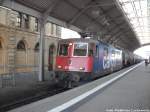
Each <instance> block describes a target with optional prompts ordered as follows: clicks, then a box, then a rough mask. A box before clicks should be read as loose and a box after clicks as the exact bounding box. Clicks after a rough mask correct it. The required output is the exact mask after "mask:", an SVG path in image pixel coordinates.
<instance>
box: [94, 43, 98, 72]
mask: <svg viewBox="0 0 150 112" xmlns="http://www.w3.org/2000/svg"><path fill="white" fill-rule="evenodd" d="M93 66H94V68H93V70H94V72H95V73H98V72H99V46H98V45H96V48H95V55H94V65H93Z"/></svg>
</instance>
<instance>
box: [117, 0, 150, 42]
mask: <svg viewBox="0 0 150 112" xmlns="http://www.w3.org/2000/svg"><path fill="white" fill-rule="evenodd" d="M119 2H120V4H121V6H122V8H123V10H124V12H125V13H126V16H127V17H128V19H129V20H130V22H131V25H132V28H133V30H134V31H135V33H136V35H137V38H138V39H139V41H140V43H141V44H146V43H150V18H149V16H150V7H148V6H150V0H119Z"/></svg>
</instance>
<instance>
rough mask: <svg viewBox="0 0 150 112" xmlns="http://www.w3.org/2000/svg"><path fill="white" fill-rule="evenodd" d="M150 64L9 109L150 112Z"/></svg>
mask: <svg viewBox="0 0 150 112" xmlns="http://www.w3.org/2000/svg"><path fill="white" fill-rule="evenodd" d="M149 85H150V65H149V66H148V67H145V65H144V63H140V64H137V65H134V66H131V67H129V68H126V69H123V70H121V71H118V72H116V73H113V74H111V75H108V76H106V77H103V78H101V79H97V80H95V81H92V82H90V83H88V84H85V85H83V86H80V87H77V88H74V89H72V90H69V91H66V92H63V93H60V94H57V95H55V96H53V97H49V98H46V99H43V100H40V101H38V102H34V103H31V104H28V105H25V106H22V107H20V108H16V109H13V110H10V111H9V112H60V111H63V112H141V111H142V112H150V100H149V99H150V86H149Z"/></svg>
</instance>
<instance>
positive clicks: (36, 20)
mask: <svg viewBox="0 0 150 112" xmlns="http://www.w3.org/2000/svg"><path fill="white" fill-rule="evenodd" d="M35 31H37V32H38V19H37V18H35Z"/></svg>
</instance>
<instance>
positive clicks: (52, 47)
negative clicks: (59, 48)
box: [48, 44, 55, 71]
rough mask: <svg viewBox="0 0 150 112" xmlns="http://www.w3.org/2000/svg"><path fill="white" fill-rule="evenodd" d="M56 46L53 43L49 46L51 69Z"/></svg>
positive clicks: (51, 68)
mask: <svg viewBox="0 0 150 112" xmlns="http://www.w3.org/2000/svg"><path fill="white" fill-rule="evenodd" d="M54 50H55V46H54V45H53V44H52V45H50V47H49V63H48V64H49V71H51V70H53V69H54V68H53V65H54V52H55V51H54Z"/></svg>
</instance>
